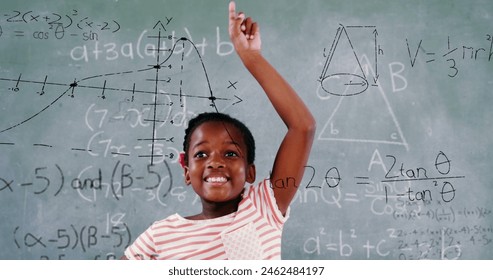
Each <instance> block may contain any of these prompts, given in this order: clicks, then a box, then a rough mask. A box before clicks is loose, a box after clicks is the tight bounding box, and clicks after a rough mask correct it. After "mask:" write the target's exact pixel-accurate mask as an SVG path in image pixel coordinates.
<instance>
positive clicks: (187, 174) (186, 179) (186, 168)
mask: <svg viewBox="0 0 493 280" xmlns="http://www.w3.org/2000/svg"><path fill="white" fill-rule="evenodd" d="M183 170H184V171H185V174H184V175H185V176H184V177H185V184H187V185H190V184H191V183H192V181H191V180H190V171H189V169H188V166H183Z"/></svg>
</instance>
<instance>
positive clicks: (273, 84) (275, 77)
mask: <svg viewBox="0 0 493 280" xmlns="http://www.w3.org/2000/svg"><path fill="white" fill-rule="evenodd" d="M229 34H230V38H231V41H232V43H233V45H234V47H235V50H236V52H237V53H238V56H239V57H240V59H241V60H242V62H243V64H244V65H245V67H246V68H247V69H248V71H250V73H251V74H252V75H253V77H254V78H255V79H256V80H257V81H258V83H259V84H260V86H261V87H262V88H263V90H264V91H265V93H266V95H267V97H268V98H269V100H270V102H271V103H272V105H273V106H274V109H275V110H276V112H277V113H278V114H279V116H280V117H281V119H282V120H283V122H284V124H285V125H286V127H287V132H286V135H285V136H284V139H283V140H282V143H281V145H280V147H279V150H278V152H277V155H276V158H275V161H274V165H273V167H272V173H271V178H270V179H271V182H272V185H273V188H274V195H275V197H276V201H277V206H278V207H279V210H280V211H281V212H282V213H283V215H284V214H285V213H286V211H287V209H288V207H289V204H290V203H291V201H292V199H293V197H294V195H295V194H296V191H297V186H299V185H300V183H301V180H302V179H303V173H304V169H305V165H306V163H307V161H308V155H309V153H310V150H311V147H312V143H313V137H314V134H315V126H316V125H315V119H314V118H313V116H312V114H311V113H310V111H309V110H308V108H307V107H306V105H305V104H304V103H303V101H302V100H301V99H300V97H299V96H298V95H297V94H296V92H295V91H294V90H293V88H292V87H291V86H290V85H289V84H288V83H287V82H286V81H285V80H284V78H283V77H282V76H281V75H280V74H279V73H278V72H277V71H276V69H274V67H272V65H271V64H270V63H269V62H268V61H267V60H266V59H265V58H264V57H263V56H262V54H261V39H260V31H259V26H258V25H257V23H255V22H253V21H252V19H251V18H249V17H248V18H245V15H244V14H243V13H236V7H235V3H234V2H230V4H229Z"/></svg>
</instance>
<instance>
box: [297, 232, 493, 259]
mask: <svg viewBox="0 0 493 280" xmlns="http://www.w3.org/2000/svg"><path fill="white" fill-rule="evenodd" d="M369 236H373V235H371V234H370V235H369V234H367V233H365V234H360V232H359V230H357V229H349V230H333V231H330V232H329V231H328V229H326V228H325V227H320V228H319V229H318V232H317V233H316V234H312V236H310V237H308V238H306V239H305V241H304V243H303V251H304V252H305V253H306V254H308V255H312V256H315V257H317V256H325V255H334V256H337V257H342V258H348V259H349V258H359V259H375V258H396V259H401V260H418V259H441V260H447V259H448V260H451V259H460V258H461V257H462V256H463V255H464V254H466V251H467V250H476V249H477V248H481V247H486V246H491V245H493V242H492V241H493V226H492V225H489V226H483V225H480V224H473V225H452V226H441V227H437V226H425V227H421V228H418V227H411V228H404V227H402V228H401V227H388V228H384V229H382V230H380V231H379V232H378V236H377V237H373V238H371V237H369ZM466 258H467V257H466Z"/></svg>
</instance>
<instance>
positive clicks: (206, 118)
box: [183, 112, 255, 165]
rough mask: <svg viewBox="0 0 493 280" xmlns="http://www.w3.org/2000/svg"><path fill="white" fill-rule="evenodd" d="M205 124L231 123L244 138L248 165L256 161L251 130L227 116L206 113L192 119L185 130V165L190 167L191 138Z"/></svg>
mask: <svg viewBox="0 0 493 280" xmlns="http://www.w3.org/2000/svg"><path fill="white" fill-rule="evenodd" d="M205 122H223V123H229V124H231V125H233V126H234V127H236V128H237V129H238V130H239V131H240V132H241V134H242V136H243V142H245V145H246V147H247V156H246V158H247V163H248V164H252V163H253V162H254V161H255V140H254V139H253V135H252V133H251V132H250V129H248V127H247V126H246V125H245V124H244V123H242V122H241V121H239V120H237V119H235V118H233V117H231V116H229V115H227V114H224V113H218V112H206V113H201V114H199V115H197V116H196V117H194V118H193V119H191V120H190V121H189V123H188V127H187V129H185V137H184V139H183V151H184V152H185V158H184V160H185V165H188V148H189V146H190V137H191V135H192V133H193V132H194V130H195V129H196V128H197V127H198V126H199V125H201V124H203V123H205Z"/></svg>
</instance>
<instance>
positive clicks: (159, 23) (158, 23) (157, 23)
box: [152, 20, 166, 31]
mask: <svg viewBox="0 0 493 280" xmlns="http://www.w3.org/2000/svg"><path fill="white" fill-rule="evenodd" d="M158 25H161V27H162V28H163V30H164V31H166V27H164V24H163V23H162V22H161V21H160V20H159V21H158V22H156V24H155V25H154V27H153V28H152V29H156V27H157V26H158Z"/></svg>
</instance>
